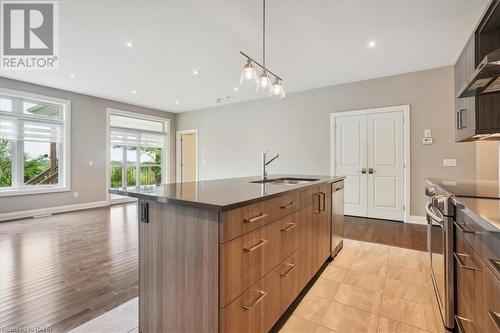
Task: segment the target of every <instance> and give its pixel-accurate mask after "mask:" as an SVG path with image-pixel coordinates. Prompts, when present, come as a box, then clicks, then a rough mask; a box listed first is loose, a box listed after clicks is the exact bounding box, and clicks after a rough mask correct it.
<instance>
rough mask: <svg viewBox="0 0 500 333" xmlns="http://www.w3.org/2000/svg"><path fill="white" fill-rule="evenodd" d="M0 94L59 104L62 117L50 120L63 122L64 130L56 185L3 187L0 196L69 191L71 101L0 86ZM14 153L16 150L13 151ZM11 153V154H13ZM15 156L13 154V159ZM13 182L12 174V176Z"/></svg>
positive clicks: (17, 164) (18, 164)
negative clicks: (58, 178) (61, 109)
mask: <svg viewBox="0 0 500 333" xmlns="http://www.w3.org/2000/svg"><path fill="white" fill-rule="evenodd" d="M0 95H6V96H13V97H18V98H23V99H34V100H36V101H39V102H47V103H51V104H59V105H62V106H63V108H64V113H63V119H62V120H61V119H55V120H54V121H52V122H59V123H63V125H64V131H63V138H62V143H61V146H62V150H61V152H62V154H63V158H62V159H61V160H60V161H59V163H60V164H61V165H60V170H61V171H60V172H61V177H60V184H57V185H46V186H36V187H33V188H5V189H0V197H10V196H17V195H30V194H44V193H57V192H69V191H71V101H70V100H66V99H60V98H55V97H49V96H44V95H38V94H33V93H28V92H24V91H20V90H13V89H7V88H2V87H0ZM25 118H30V119H33V120H41V121H43V119H40V118H36V117H30V116H29V115H26V116H25ZM14 154H16V152H15V151H14ZM14 154H13V155H14ZM14 158H16V157H14V156H13V159H14ZM20 165H21V164H20V163H16V164H15V166H17V167H18V168H19V167H20ZM12 178H13V179H12V181H13V182H14V175H13V177H12ZM61 181H62V183H61Z"/></svg>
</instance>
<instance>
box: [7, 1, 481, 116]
mask: <svg viewBox="0 0 500 333" xmlns="http://www.w3.org/2000/svg"><path fill="white" fill-rule="evenodd" d="M486 3H487V0H475V1H469V0H419V1H417V0H399V1H396V0H394V1H376V0H363V1H362V0H358V1H340V0H337V1H334V0H331V1H326V0H325V1H321V0H309V1H306V0H302V1H299V0H294V1H292V0H290V1H286V0H268V7H267V18H268V26H267V30H268V36H267V39H268V44H267V45H268V46H267V50H268V57H267V58H268V59H267V65H268V66H269V68H270V69H271V70H272V71H274V72H275V73H276V74H278V75H280V76H282V77H283V79H284V80H285V82H284V85H285V90H286V92H287V93H291V92H296V91H301V90H307V89H312V88H317V87H323V86H329V85H334V84H339V83H345V82H352V81H358V80H364V79H369V78H375V77H381V76H388V75H393V74H398V73H405V72H411V71H417V70H422V69H427V68H433V67H439V66H445V65H450V64H453V63H454V62H455V60H456V59H457V57H458V54H459V52H460V51H461V49H462V47H463V46H464V45H465V42H466V40H467V37H468V35H469V34H470V33H471V31H472V29H473V27H474V25H475V23H476V21H477V20H478V19H479V17H480V15H481V13H482V12H483V10H484V9H485V6H486ZM261 6H262V3H261V1H250V0H239V1H236V0H235V1H214V0H205V1H203V0H198V1H188V0H184V1H138V0H136V1H111V0H108V1H88V0H87V1H84V0H80V1H70V0H66V1H61V2H60V68H59V70H58V71H52V72H49V71H43V72H42V71H37V72H33V71H23V72H21V71H17V72H14V71H11V72H6V71H2V72H0V75H2V76H5V77H9V78H14V79H19V80H23V81H29V82H34V83H38V84H42V85H47V86H51V87H56V88H61V89H66V90H71V91H76V92H81V93H85V94H89V95H94V96H99V97H104V98H109V99H113V100H118V101H123V102H128V103H132V104H137V105H143V106H148V107H152V108H158V109H161V110H167V111H172V112H183V111H189V110H195V109H200V108H205V107H212V106H215V105H217V104H216V103H215V100H216V99H217V98H221V97H222V98H223V97H226V96H232V99H230V100H229V101H224V102H222V103H234V102H240V101H244V100H250V99H256V98H262V96H261V95H259V94H257V93H256V92H255V91H254V89H253V88H251V87H244V86H243V87H241V86H240V85H239V77H240V73H241V68H242V66H243V63H244V59H243V58H242V56H240V54H239V51H240V50H244V51H246V52H248V54H250V55H252V56H254V57H256V58H257V59H258V60H260V59H261V52H262V51H261V46H262V44H261V43H262V41H261V38H262V30H261V29H262V17H261V10H262V9H261V8H262V7H261ZM374 39H375V40H377V41H378V44H377V46H376V47H375V48H373V49H372V48H368V47H367V43H368V41H370V40H374ZM128 41H131V42H133V43H134V44H135V46H134V47H133V48H129V47H127V46H125V44H126V42H128ZM193 69H198V70H199V71H200V74H199V75H197V76H195V75H193V74H192V71H193ZM70 73H74V74H75V75H76V77H75V78H71V77H70ZM236 86H239V88H240V89H239V91H238V92H234V91H233V88H234V87H236ZM132 90H137V93H136V94H133V93H132ZM176 101H179V104H178V105H177V104H176V103H175V102H176Z"/></svg>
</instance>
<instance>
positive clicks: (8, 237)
mask: <svg viewBox="0 0 500 333" xmlns="http://www.w3.org/2000/svg"><path fill="white" fill-rule="evenodd" d="M137 227H138V224H137V207H136V203H131V204H123V205H116V206H112V207H105V208H98V209H92V210H86V211H79V212H72V213H65V214H58V215H54V216H49V217H44V218H39V219H25V220H19V221H13V222H4V223H0V331H1V332H3V331H6V332H7V331H13V329H18V331H19V328H24V329H25V331H26V329H27V328H35V327H37V328H38V330H39V331H43V330H44V329H45V331H51V332H67V331H69V330H70V329H72V328H74V327H77V326H79V325H81V324H83V323H84V322H87V321H89V320H91V319H93V318H95V317H97V316H99V315H101V314H102V313H104V312H106V311H109V310H110V309H112V308H114V307H116V306H118V305H121V304H123V303H125V302H127V301H129V300H131V299H133V298H134V297H136V296H137V294H138V274H137V267H138V229H137ZM345 237H346V238H351V239H355V240H361V241H366V242H373V243H382V244H386V245H393V246H399V247H406V248H409V249H416V250H422V251H425V246H426V245H425V244H426V228H425V226H421V225H409V224H404V223H400V222H391V221H383V220H371V219H364V218H355V217H346V218H345Z"/></svg>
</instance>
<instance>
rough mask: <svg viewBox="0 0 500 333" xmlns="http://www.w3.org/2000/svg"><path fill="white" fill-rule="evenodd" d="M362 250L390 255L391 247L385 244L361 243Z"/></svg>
mask: <svg viewBox="0 0 500 333" xmlns="http://www.w3.org/2000/svg"><path fill="white" fill-rule="evenodd" d="M361 249H362V250H367V251H370V252H375V253H381V254H389V252H390V250H391V247H390V246H388V245H384V244H378V243H368V242H363V243H361Z"/></svg>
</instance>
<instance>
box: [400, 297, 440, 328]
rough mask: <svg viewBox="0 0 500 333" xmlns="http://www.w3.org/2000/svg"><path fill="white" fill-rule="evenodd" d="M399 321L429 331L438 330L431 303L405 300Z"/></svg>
mask: <svg viewBox="0 0 500 333" xmlns="http://www.w3.org/2000/svg"><path fill="white" fill-rule="evenodd" d="M399 321H400V322H402V323H404V324H408V325H411V326H414V327H417V328H420V329H423V330H426V331H429V332H435V331H436V322H435V320H434V314H433V313H432V307H431V305H430V304H423V303H415V302H410V301H404V305H403V309H402V311H401V318H400V319H399Z"/></svg>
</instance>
